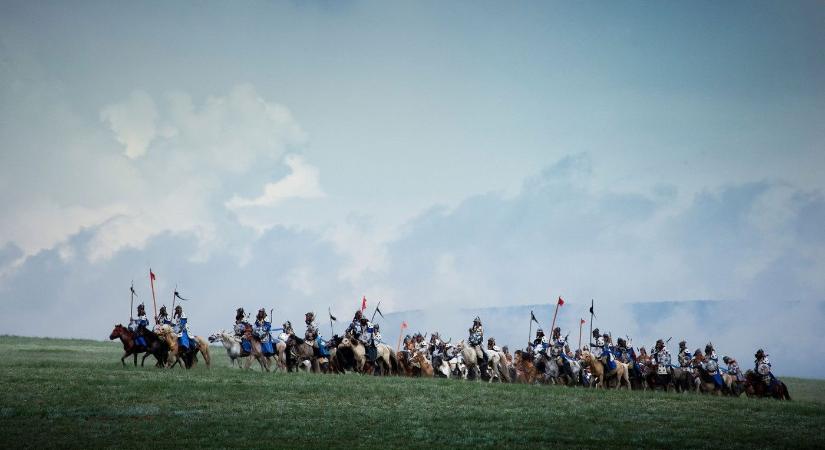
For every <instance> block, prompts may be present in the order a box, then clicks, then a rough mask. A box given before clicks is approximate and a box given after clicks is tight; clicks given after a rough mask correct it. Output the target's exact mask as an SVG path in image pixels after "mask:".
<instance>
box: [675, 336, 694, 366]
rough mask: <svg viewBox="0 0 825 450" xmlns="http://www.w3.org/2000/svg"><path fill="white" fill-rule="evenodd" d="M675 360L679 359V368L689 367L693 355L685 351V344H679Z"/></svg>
mask: <svg viewBox="0 0 825 450" xmlns="http://www.w3.org/2000/svg"><path fill="white" fill-rule="evenodd" d="M677 358H678V359H679V365H680V366H682V367H687V366H689V365H690V360H691V359H693V355H692V354H691V353H690V351H688V349H687V342H685V341H681V342H679V354H678V355H677Z"/></svg>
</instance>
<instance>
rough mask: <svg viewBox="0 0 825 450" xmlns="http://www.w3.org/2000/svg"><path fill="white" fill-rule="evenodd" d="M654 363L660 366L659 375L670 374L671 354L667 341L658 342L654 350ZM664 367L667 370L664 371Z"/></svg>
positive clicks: (660, 340)
mask: <svg viewBox="0 0 825 450" xmlns="http://www.w3.org/2000/svg"><path fill="white" fill-rule="evenodd" d="M652 356H653V361H654V362H655V363H656V365H657V366H659V373H660V374H661V373H662V372H665V373H666V372H670V352H668V351H667V346H666V345H665V341H664V340H662V339H659V340H657V341H656V346H655V347H654V348H653V355H652ZM662 367H664V368H665V369H666V371H665V370H662Z"/></svg>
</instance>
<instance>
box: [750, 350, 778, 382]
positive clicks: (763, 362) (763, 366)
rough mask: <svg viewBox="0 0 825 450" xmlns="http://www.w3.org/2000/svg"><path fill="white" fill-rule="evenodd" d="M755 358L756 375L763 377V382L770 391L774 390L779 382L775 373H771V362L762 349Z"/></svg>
mask: <svg viewBox="0 0 825 450" xmlns="http://www.w3.org/2000/svg"><path fill="white" fill-rule="evenodd" d="M753 356H754V358H755V359H754V369H755V370H756V373H758V374H759V375H761V376H762V382H764V383H765V386H767V387H768V389H771V388H773V386H774V385H775V384H776V381H777V380H776V377H775V376H774V375H773V372H771V361H770V360H769V359H768V355H767V354H766V353H765V351H764V350H762V349H761V348H760V349H759V350H757V351H756V354H754V355H753Z"/></svg>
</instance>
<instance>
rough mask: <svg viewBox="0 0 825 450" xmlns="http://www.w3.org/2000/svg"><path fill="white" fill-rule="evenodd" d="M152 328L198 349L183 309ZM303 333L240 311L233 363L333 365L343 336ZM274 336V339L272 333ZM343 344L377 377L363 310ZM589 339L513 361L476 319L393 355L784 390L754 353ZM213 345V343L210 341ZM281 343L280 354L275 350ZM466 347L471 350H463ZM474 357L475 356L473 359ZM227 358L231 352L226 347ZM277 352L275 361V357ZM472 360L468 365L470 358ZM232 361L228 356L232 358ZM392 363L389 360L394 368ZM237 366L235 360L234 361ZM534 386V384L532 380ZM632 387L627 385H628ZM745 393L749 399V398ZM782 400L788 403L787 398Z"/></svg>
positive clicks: (402, 361) (670, 383)
mask: <svg viewBox="0 0 825 450" xmlns="http://www.w3.org/2000/svg"><path fill="white" fill-rule="evenodd" d="M137 312H138V314H137V318H136V319H131V320H130V324H129V329H130V330H132V331H133V332H136V335H137V336H138V337H137V338H136V344H137V345H139V346H140V345H142V346H147V342H146V341H145V340H144V338H143V337H142V336H143V333H140V332H138V331H139V330H146V329H148V327H149V320H148V317H147V315H146V312H145V308H144V306H143V305H142V304H141V305H138V308H137ZM155 322H156V324H157V325H160V326H162V325H169V326H170V327H171V329H172V330H173V331H174V333H176V334H177V339H178V345H179V346H181V347H182V348H183V349H185V350H187V349H189V350H193V351H194V350H195V348H194V347H195V343H194V342H193V340H192V339H191V338H190V335H189V325H188V320H187V318H186V315H185V314H184V313H183V308H182V307H181V306H180V305H177V306H176V307H175V310H174V313H173V315H172V317H171V318H170V317H169V315H168V313H167V311H166V307H165V306H162V307H161V309H160V313H159V314H158V317H156V320H155ZM305 325H306V331H305V332H304V337H303V339H300V338H298V336H296V334H295V330H294V329H293V326H292V323H291V322H289V321H286V322H285V323H284V324H283V325H282V327H281V328H273V326H272V323H271V322H270V321H269V320H268V315H267V313H266V310H265V309H263V308H262V309H260V310H259V311H258V313H257V315H256V317H255V321H254V322H250V320H249V315H248V314H246V313H245V311H244V309H243V308H238V309H237V311H236V315H235V323H234V326H233V333H234V336H233V338H234V339H235V340H236V341H237V342H238V343H239V344H240V353H239V354H238V355H237V356H238V357H246V356H250V355H251V354H252V353H253V344H254V345H256V346H257V347H258V348H259V352H260V353H261V354H262V356H264V357H267V358H269V357H280V358H286V359H288V360H289V359H292V360H295V358H296V356H297V355H296V354H294V353H295V349H296V348H298V347H297V345H306V346H308V348H311V351H310V352H311V356H312V357H314V358H319V359H321V360H322V361H324V360H326V361H328V362H329V361H332V359H334V354H335V349H336V348H337V347H338V346H339V345H340V344H341V342H342V341H343V339H344V338H343V337H339V336H337V335H336V336H333V338H332V339H330V340H324V339H323V338H322V336H321V333H320V331H319V328H318V326H317V324H316V322H315V314H314V313H312V312H308V313H306V314H305ZM277 332H280V333H279V334H278V336H277V337H274V336H273V333H277ZM344 336H345V337H346V338H347V339H349V340H351V341H357V342H354V343H355V344H360V345H362V346H363V348H364V353H365V357H366V361H367V362H368V363H371V364H370V365H369V367H370V368H372V370H376V371H380V370H381V365H380V364H377V359H378V356H379V355H378V353H379V352H378V350H379V347H380V346H384V347H386V345H384V344H383V343H382V339H381V332H380V325H379V324H374V323H372V322H371V321H370V320H368V319H367V318H366V317H365V316H364V315H363V312H362V311H361V310H357V311H356V312H355V315H354V317H353V320H352V322H351V323H350V324H349V326H348V327H347V328H346V331H345V335H344ZM592 337H593V339H592V340H591V343H590V344H589V346H585V347H583V348H581V349H576V350H575V352H572V351H571V349H570V347H569V345H568V341H567V337H566V336H562V335H561V329H560V328H559V327H556V328H554V329H553V331H552V334H551V336H549V337H548V336H546V335H545V334H544V331H543V330H542V329H541V328H539V329H538V330H537V331H536V335H535V339H534V340H533V341H532V342H530V343H529V344H528V345H527V346H526V348H525V349H524V350H517V351H516V352H515V353H514V354H513V355H511V354H510V352H509V349H508V347H507V346H504V347H502V348H500V347H499V346H498V345H496V342H495V339H494V338H492V337H491V338H489V339H488V340H487V345H486V347H485V346H484V329H483V326H482V324H481V319H480V318H479V317H476V318H475V319H474V321H473V325H472V326H471V327H470V329H469V336H468V339H467V342H466V344H465V343H464V341H462V342H460V343H457V344H455V345H454V344H452V343H451V342H449V341H447V342H445V341H444V340H442V339H441V337H440V336H439V334H438V333H433V334H432V335H431V336H430V339H429V341H427V339H426V338H425V336H423V335H422V334H421V333H416V334H414V335H407V336H405V337H404V339H403V346H402V347H401V349H400V350H399V351H398V352H397V354H396V352H391V353H393V356H394V358H396V360H397V363H398V365H399V366H401V367H407V368H410V369H411V370H409V371H408V374H412V375H422V374H426V373H427V372H426V370H423V369H422V363H424V364H425V365H429V367H430V368H433V369H435V370H433V371H432V374H433V375H435V376H444V377H456V376H457V377H463V378H472V377H480V378H481V379H488V380H492V379H493V377H495V376H496V375H497V374H496V373H495V371H494V370H493V371H491V370H490V369H491V367H490V362H491V358H492V359H496V360H497V361H498V362H497V364H500V365H501V366H503V367H505V368H506V371H507V373H505V374H503V375H504V376H503V377H497V378H498V379H499V381H511V380H525V374H524V373H520V372H523V371H524V370H523V369H524V367H525V366H527V367H529V366H531V365H532V367H533V368H535V371H536V374H538V375H537V376H536V379H535V381H537V382H542V381H544V382H553V383H555V382H559V381H561V382H563V383H565V384H570V385H587V386H589V385H594V384H595V383H596V381H599V382H600V383H601V382H604V381H605V380H596V379H594V378H595V377H598V376H597V374H596V373H599V372H598V371H595V372H596V373H594V370H592V368H593V367H594V366H593V365H588V364H586V362H587V361H589V360H590V359H592V360H593V361H598V362H599V363H601V367H603V375H602V376H601V378H607V377H608V376H609V374H611V373H614V372H616V371H617V370H618V369H619V367H618V366H619V364H623V365H624V367H625V368H626V369H627V371H628V377H627V378H628V379H629V380H631V384H632V385H633V387H634V388H654V389H655V388H663V389H664V390H667V389H668V387H674V388H676V390H688V389H692V388H694V387H695V388H696V389H697V390H699V386H700V385H702V384H704V385H705V386H706V387H707V388H706V389H707V390H712V391H713V392H716V393H721V394H730V395H740V394H741V393H742V392H744V391H745V387H746V386H751V387H752V389H751V390H756V391H758V392H763V393H764V395H773V396H775V397H781V395H780V396H777V395H776V393H777V392H781V389H785V393H787V390H786V389H787V388H785V387H784V384H783V383H782V382H781V381H780V380H778V379H777V378H776V377H775V376H774V375H773V373H772V370H771V362H770V360H769V359H768V355H767V354H766V353H765V352H764V351H763V350H762V349H759V350H757V351H756V354H755V355H754V358H755V359H754V369H753V371H750V370H749V371H747V372H743V371H742V369H741V368H740V366H739V364H738V362H737V361H736V360H735V359H733V358H731V357H728V356H723V357H722V362H723V363H724V364H725V366H726V367H725V368H723V367H721V365H720V363H719V358H718V355H717V353H716V350H715V349H714V347H713V344H711V343H708V344H707V345H706V346H705V350H704V352H702V350H701V349H696V350H694V351H692V352H691V351H690V350H689V349H688V347H687V343H686V342H685V341H681V342H680V343H679V350H678V352H677V354H676V361H673V358H672V356H671V354H670V352H669V351H668V348H667V345H666V342H665V341H664V340H663V339H659V340H657V341H656V344H655V345H654V347H653V349H652V350H651V352H650V353H648V352H647V351H646V349H645V348H644V347H641V348H639V352H638V353H637V352H636V349H634V348H633V346H632V345H629V343H628V341H627V340H625V339H624V338H618V339H617V340H616V342H615V344H614V342H613V339H612V336H611V335H610V334H608V333H601V332H600V331H599V329H598V328H596V329H594V330H593V333H592ZM215 340H217V338H214V339H213V338H210V341H213V342H214V341H215ZM287 342H294V343H296V345H293V346H291V347H289V348H290V350H289V351H288V352H284V353H281V352H282V351H284V348H285V347H286V346H285V344H286V343H287ZM279 344H280V347H281V349H280V350H281V351H279ZM465 348H466V349H468V350H467V351H465ZM470 350H472V351H473V352H471V351H470ZM227 351H229V349H228V348H227ZM279 353H280V355H279ZM468 355H473V356H475V359H476V361H468V359H470V360H472V359H474V358H473V356H468ZM230 357H231V355H230ZM396 360H393V361H394V363H395V362H396ZM233 362H234V360H233ZM468 366H476V367H478V369H479V370H478V373H476V374H473V373H471V372H468V371H467V367H468ZM385 370H386V371H398V372H400V370H399V369H398V368H397V367H392V368H390V367H386V369H385ZM530 381H533V380H530ZM616 381H617V386H616V387H619V385H620V384H621V379H617V380H616ZM627 387H631V386H627ZM749 393H750V392H749ZM787 398H790V397H789V396H788V397H787Z"/></svg>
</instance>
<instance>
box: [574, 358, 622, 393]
mask: <svg viewBox="0 0 825 450" xmlns="http://www.w3.org/2000/svg"><path fill="white" fill-rule="evenodd" d="M582 362H584V364H585V365H587V366H590V373H591V374H592V375H593V377H594V378H598V379H599V381H598V382H597V383H596V387H597V388H599V387H604V388H606V387H609V386H610V385H609V383H607V381H608V380H609V379H611V378H613V377H615V378H616V389H619V388H621V387H622V381H624V382H625V386H626V387H627V390H630V374H629V373H628V372H629V370H628V368H627V364H625V363H623V362H621V361H616V368H615V369H613V370H611V371H609V372H606V371H605V367H604V364H602V362H601V361H600V360H599V359H598V358H596V357H595V356H593V354H592V353H590V352H588V351H583V352H582ZM591 383H592V381H591Z"/></svg>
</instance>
